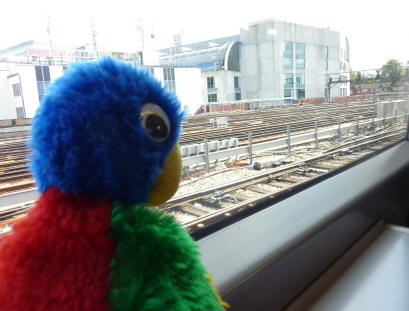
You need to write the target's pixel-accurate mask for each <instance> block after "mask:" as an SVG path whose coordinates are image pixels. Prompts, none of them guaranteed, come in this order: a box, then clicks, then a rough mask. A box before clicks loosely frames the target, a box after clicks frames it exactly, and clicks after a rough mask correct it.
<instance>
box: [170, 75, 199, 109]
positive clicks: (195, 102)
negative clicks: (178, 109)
mask: <svg viewBox="0 0 409 311" xmlns="http://www.w3.org/2000/svg"><path fill="white" fill-rule="evenodd" d="M175 84H176V95H177V96H178V97H179V100H180V102H181V104H182V107H183V108H184V109H185V111H186V112H187V113H188V114H194V113H195V112H196V111H197V110H198V109H199V108H200V106H201V105H202V96H201V91H202V86H201V76H200V69H198V68H175Z"/></svg>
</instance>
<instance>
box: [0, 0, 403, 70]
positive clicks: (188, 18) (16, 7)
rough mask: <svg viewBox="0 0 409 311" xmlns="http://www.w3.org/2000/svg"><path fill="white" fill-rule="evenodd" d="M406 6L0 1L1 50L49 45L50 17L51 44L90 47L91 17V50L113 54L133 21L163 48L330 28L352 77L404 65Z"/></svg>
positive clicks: (288, 0) (130, 42)
mask: <svg viewBox="0 0 409 311" xmlns="http://www.w3.org/2000/svg"><path fill="white" fill-rule="evenodd" d="M408 6H409V5H408V4H407V1H397V0H388V1H359V0H354V1H349V0H348V1H329V0H326V1H324V0H317V1H307V0H301V1H299V0H281V1H274V0H270V1H262V0H248V1H234V0H229V1H227V0H226V1H223V0H216V1H214V0H205V1H200V0H190V1H177V0H174V1H172V0H167V1H155V0H146V1H135V0H133V1H132V0H115V1H103V0H100V1H86V0H68V1H59V0H51V1H48V0H28V1H21V0H20V1H19V0H14V1H13V0H2V6H1V17H0V29H1V30H0V49H3V48H6V47H8V46H11V45H13V44H17V43H20V42H22V41H26V40H31V39H37V40H48V37H47V33H46V28H47V16H50V22H51V31H52V38H53V41H54V42H56V44H57V43H66V44H73V45H81V44H85V43H91V30H90V17H94V18H95V24H96V30H97V32H98V37H97V41H98V45H99V47H100V48H101V49H105V50H112V51H133V50H135V49H136V48H137V46H138V44H140V43H138V36H137V30H136V29H137V19H138V18H140V19H141V20H142V21H143V25H144V29H145V39H146V40H148V38H149V37H150V34H151V32H153V33H154V35H155V39H154V40H153V44H154V46H155V47H156V48H163V47H167V46H169V44H170V42H171V41H172V35H174V34H176V33H180V32H182V34H183V36H182V39H183V41H182V43H189V42H194V41H200V40H207V39H211V38H217V37H222V36H228V35H234V34H239V31H240V27H243V26H245V25H246V24H248V23H249V22H254V21H258V20H262V19H270V18H275V19H279V20H284V21H289V22H294V23H300V24H306V25H312V26H316V27H329V28H330V29H333V30H337V31H339V32H341V33H342V34H345V35H346V36H347V37H348V39H349V44H350V49H351V65H352V69H354V70H362V69H372V68H378V67H380V66H381V65H382V64H384V63H385V62H386V61H387V60H388V59H390V58H396V59H399V60H400V61H401V62H404V63H406V62H407V61H408V60H409V39H408V38H409V34H408V33H409V9H408Z"/></svg>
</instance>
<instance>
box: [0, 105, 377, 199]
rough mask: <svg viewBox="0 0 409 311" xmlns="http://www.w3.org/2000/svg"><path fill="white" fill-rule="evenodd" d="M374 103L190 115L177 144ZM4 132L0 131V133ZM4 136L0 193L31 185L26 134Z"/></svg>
mask: <svg viewBox="0 0 409 311" xmlns="http://www.w3.org/2000/svg"><path fill="white" fill-rule="evenodd" d="M375 107H376V105H375V104H374V103H360V104H355V103H351V104H337V105H333V104H322V105H304V106H302V107H281V108H273V109H270V110H263V111H244V112H243V111H239V112H233V113H215V114H206V115H202V116H193V117H191V118H189V119H188V120H187V121H185V122H184V123H183V128H184V133H182V135H181V138H180V141H181V144H182V145H183V144H193V143H198V142H202V141H203V140H204V138H207V139H208V140H222V139H224V138H232V137H235V138H238V139H239V145H243V144H247V140H248V133H249V131H251V132H252V139H253V142H254V143H257V142H263V141H268V140H273V139H275V138H278V137H281V136H283V135H286V131H287V127H288V126H290V127H291V131H292V133H293V134H296V133H302V132H305V131H310V130H311V129H313V128H314V127H315V122H318V121H317V120H319V126H320V127H325V126H331V125H334V124H336V123H337V122H351V121H353V120H355V119H357V118H360V119H361V120H363V119H368V118H372V117H373V116H374V114H375V110H376V109H375ZM218 116H228V118H229V126H228V127H224V128H211V127H209V120H210V119H212V118H213V119H214V118H217V117H218ZM3 134H4V133H3ZM8 134H10V135H12V136H11V137H9V138H8V140H7V139H6V138H5V137H0V194H5V193H9V192H13V191H17V190H23V189H28V188H32V187H34V181H33V180H32V178H31V174H30V173H29V172H28V169H27V164H28V159H27V157H28V155H29V151H28V149H27V147H26V144H27V139H28V137H27V136H25V132H23V133H21V132H20V133H17V134H18V135H17V136H16V135H15V134H16V133H13V132H11V133H8Z"/></svg>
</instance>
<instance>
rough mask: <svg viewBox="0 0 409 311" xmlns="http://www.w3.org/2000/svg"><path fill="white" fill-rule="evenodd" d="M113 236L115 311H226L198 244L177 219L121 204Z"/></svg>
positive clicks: (115, 215)
mask: <svg viewBox="0 0 409 311" xmlns="http://www.w3.org/2000/svg"><path fill="white" fill-rule="evenodd" d="M111 230H112V235H113V236H112V237H113V239H114V240H115V241H116V243H117V248H116V252H115V257H114V259H113V261H112V265H111V266H112V273H111V279H110V282H111V292H110V300H111V309H112V310H113V311H131V310H138V311H148V310H149V311H154V310H155V311H156V310H157V311H159V310H160V311H164V310H167V311H194V310H197V311H199V310H206V311H219V310H220V311H221V310H224V308H223V306H222V302H221V300H220V297H219V296H218V294H217V292H216V291H215V290H214V289H213V287H212V285H211V283H210V281H209V278H208V277H207V276H206V274H207V273H206V270H205V269H204V267H203V266H202V264H201V263H200V260H199V252H198V249H197V245H196V243H195V242H194V241H193V240H192V238H191V237H190V236H189V235H188V233H187V232H186V230H185V229H184V228H183V227H182V226H181V225H180V224H178V223H177V222H176V221H175V219H174V218H173V217H172V216H169V215H166V214H164V213H163V212H161V211H158V210H156V209H153V208H149V207H147V206H143V205H137V206H132V207H124V206H122V205H120V204H119V203H117V204H115V206H114V208H113V211H112V216H111Z"/></svg>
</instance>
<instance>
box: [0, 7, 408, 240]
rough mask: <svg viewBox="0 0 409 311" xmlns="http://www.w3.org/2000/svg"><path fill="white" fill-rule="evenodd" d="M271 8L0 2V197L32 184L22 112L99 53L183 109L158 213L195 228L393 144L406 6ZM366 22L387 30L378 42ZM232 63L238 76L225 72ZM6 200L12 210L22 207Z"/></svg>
mask: <svg viewBox="0 0 409 311" xmlns="http://www.w3.org/2000/svg"><path fill="white" fill-rule="evenodd" d="M41 2H42V0H40V3H41ZM74 2H76V1H74ZM323 3H324V2H323ZM269 5H270V4H269V3H268V2H267V1H258V0H256V1H255V2H249V3H247V4H246V5H243V6H242V7H237V8H235V11H234V13H233V12H232V10H231V7H230V5H229V4H227V2H226V3H224V2H220V1H219V2H216V1H213V0H210V2H209V3H206V5H204V6H202V7H201V8H200V10H197V8H195V7H193V6H191V4H189V5H188V3H187V2H186V3H185V5H182V6H181V5H176V4H175V3H172V2H166V3H165V2H163V3H160V5H159V3H156V2H155V1H153V2H152V3H151V2H149V1H147V2H146V3H145V4H138V6H136V5H135V4H134V3H133V2H132V1H130V0H118V3H115V5H114V6H112V5H105V4H101V5H98V6H95V5H92V4H84V3H82V2H81V3H80V6H75V5H70V6H65V7H64V8H61V7H59V6H58V5H57V4H55V3H53V2H49V3H48V4H47V5H38V2H33V3H31V2H29V1H27V5H26V6H24V10H21V8H20V7H19V6H18V4H14V3H9V4H7V5H6V6H4V7H2V12H5V13H4V14H3V16H2V18H1V20H0V27H1V29H8V31H5V32H4V33H3V34H2V36H1V38H0V86H1V87H0V102H1V105H0V143H1V145H0V152H1V154H0V195H10V196H11V195H12V194H13V193H14V192H16V191H20V190H27V189H29V190H31V191H33V193H34V192H35V191H34V189H35V184H34V181H33V179H32V177H31V175H30V172H29V171H28V168H27V161H26V156H27V154H28V152H29V151H28V149H27V148H26V147H25V143H26V141H27V140H28V139H29V135H30V134H29V133H30V122H31V119H32V118H33V116H34V113H35V111H36V109H37V108H38V107H39V105H40V102H41V101H42V100H43V98H44V96H46V95H47V91H48V88H49V85H50V84H51V83H52V82H53V81H54V80H55V79H57V78H59V77H60V76H62V75H63V73H64V71H66V70H67V68H70V66H71V65H72V64H73V65H75V64H74V63H76V62H82V61H89V60H95V59H97V58H99V57H103V56H111V57H114V58H117V59H119V60H121V61H123V62H126V63H128V64H129V65H130V66H134V67H135V66H142V67H146V68H148V70H150V72H151V73H152V75H154V77H155V79H157V80H161V81H162V82H163V85H164V86H165V87H166V88H167V89H168V90H171V91H172V92H175V93H176V95H177V96H178V97H179V99H180V101H181V103H182V106H183V107H185V111H187V112H188V116H187V119H186V120H185V121H184V122H183V131H182V133H181V136H180V146H181V152H182V155H183V167H182V177H181V178H182V180H181V184H180V188H179V190H178V192H177V193H176V194H175V196H174V197H173V198H171V199H170V200H169V201H168V202H167V203H165V204H163V206H161V208H164V209H166V210H167V211H168V212H169V213H170V214H172V215H174V216H175V217H176V218H177V219H178V220H179V221H180V222H181V223H183V224H184V225H185V226H186V227H187V228H188V229H189V231H190V232H192V233H195V232H199V231H203V232H204V231H205V230H207V228H210V227H212V226H216V224H218V223H223V222H225V221H230V220H229V219H231V221H233V220H234V219H238V218H236V217H239V216H237V215H247V214H250V213H252V212H253V211H257V210H259V209H260V208H261V206H263V204H267V203H266V202H273V201H274V200H277V198H280V197H283V196H284V195H285V194H287V193H290V192H291V191H298V190H297V189H301V188H302V187H304V186H305V185H307V184H309V183H312V182H315V181H317V180H321V179H322V178H324V176H329V175H331V174H333V173H334V172H336V171H337V170H338V169H343V168H345V167H349V166H352V165H354V163H357V162H358V161H362V159H365V158H366V157H369V156H371V155H372V154H375V153H377V152H378V151H379V150H382V149H383V148H387V147H389V146H391V145H393V144H395V143H396V142H398V141H400V140H402V139H403V138H404V135H405V131H406V127H407V122H408V113H409V103H408V98H409V63H408V61H409V60H408V59H407V58H408V57H407V54H405V51H407V50H408V48H407V47H408V46H407V44H408V43H407V40H400V39H399V38H397V37H396V36H395V35H393V34H396V29H405V28H407V27H404V26H407V17H406V15H405V14H406V13H405V12H404V10H396V8H395V10H393V9H392V6H391V7H390V8H389V7H387V8H372V9H373V10H375V11H374V12H371V15H370V16H366V17H365V16H362V15H359V12H361V11H362V10H360V8H362V9H363V10H364V9H366V8H365V6H364V5H361V4H358V3H356V4H354V5H355V6H356V8H354V9H353V10H352V12H351V10H350V8H349V6H343V7H341V8H340V10H341V12H342V14H340V13H339V12H338V11H339V10H337V11H336V13H335V11H331V10H330V8H328V9H324V11H322V10H321V11H315V10H313V9H312V7H311V6H310V5H309V4H308V2H305V1H304V2H303V1H298V0H295V2H294V1H291V2H288V3H281V4H280V7H279V8H276V9H275V10H274V12H273V14H272V13H271V12H272V11H271V10H269V9H267V8H268V7H269ZM45 7H46V8H47V10H46V11H44V8H45ZM78 7H81V10H80V11H81V12H78V10H77V8H78ZM181 7H183V10H182V9H181ZM294 7H297V12H302V13H303V14H298V13H297V12H295V11H294ZM323 7H324V8H325V7H327V5H326V4H325V3H324V5H323ZM124 8H125V9H124ZM15 12H18V14H17V13H15ZM388 12H389V13H391V14H387V13H388ZM222 13H223V14H222ZM72 16H75V17H76V18H75V23H72ZM209 16H212V18H211V19H209ZM345 16H348V20H349V21H351V23H345ZM385 16H386V17H385ZM354 17H355V18H354ZM377 19H381V20H382V21H383V22H382V23H373V20H377ZM22 20H23V21H25V22H24V24H25V25H30V27H23V26H24V25H23V24H21V23H19V22H18V21H22ZM404 23H405V24H404ZM10 25H14V26H13V27H10ZM364 25H370V30H371V33H378V34H387V35H383V36H382V44H381V45H379V40H375V39H373V36H369V35H368V27H365V26H364ZM9 30H10V31H9ZM130 38H131V39H130ZM363 38H364V39H363ZM386 47H387V48H386ZM390 51H394V54H393V55H392V54H390ZM350 56H351V57H350ZM395 58H396V59H395ZM231 60H234V61H235V62H236V63H238V64H240V66H238V67H237V68H239V70H238V71H237V70H236V69H237V68H236V69H235V70H234V71H233V70H230V69H231V68H229V62H230V61H231ZM154 69H155V70H154ZM176 84H177V86H176ZM2 86H4V87H2ZM3 127H10V128H9V129H4V128H3ZM13 202H14V201H13ZM14 203H15V204H19V203H21V206H19V207H18V208H19V210H20V211H21V213H25V212H26V211H27V210H28V207H27V206H30V205H24V204H26V203H27V202H26V201H24V200H23V201H22V202H14ZM14 203H13V204H14ZM23 205H24V207H22V206H23ZM18 214H19V212H15V213H14V212H13V213H11V214H10V215H12V216H10V217H14V215H18ZM1 217H2V214H1V212H0V223H1V221H2V220H3V218H1ZM4 217H5V218H7V217H8V216H4ZM240 217H241V216H240ZM5 218H4V219H5Z"/></svg>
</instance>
